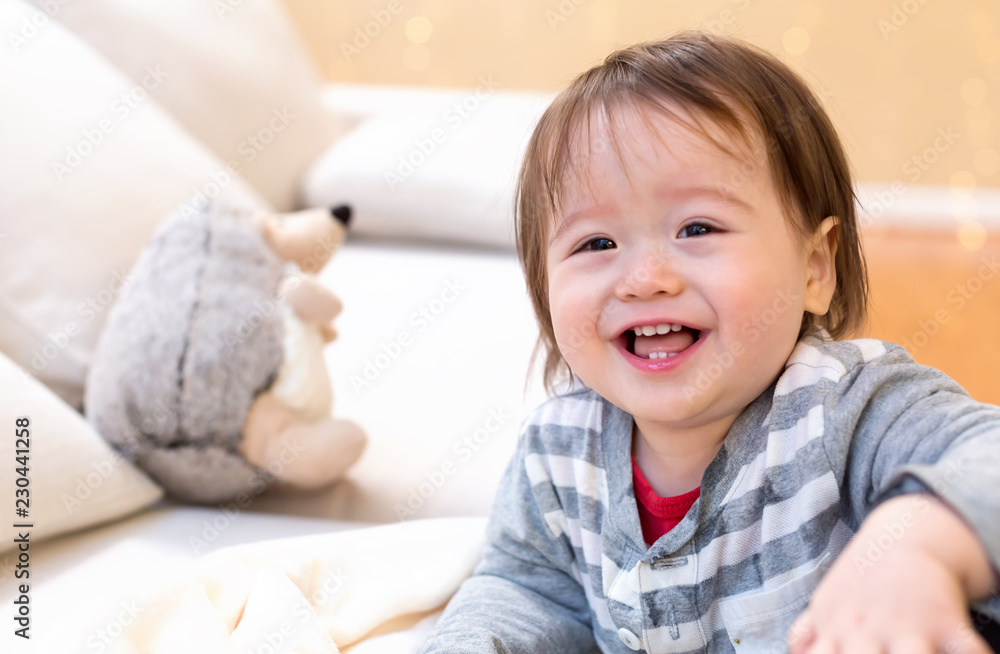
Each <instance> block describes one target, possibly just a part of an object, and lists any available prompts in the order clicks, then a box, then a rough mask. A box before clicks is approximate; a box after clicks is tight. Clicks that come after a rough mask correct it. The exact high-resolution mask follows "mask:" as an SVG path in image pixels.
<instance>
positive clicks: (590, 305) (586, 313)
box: [549, 285, 600, 370]
mask: <svg viewBox="0 0 1000 654" xmlns="http://www.w3.org/2000/svg"><path fill="white" fill-rule="evenodd" d="M549 314H550V316H551V319H552V329H553V331H554V333H555V337H556V344H557V345H558V346H559V351H560V352H561V353H562V355H563V357H564V358H565V359H566V362H567V363H569V364H570V367H571V368H573V369H574V370H576V369H577V368H578V367H579V363H580V362H585V361H586V358H585V356H584V355H585V353H586V352H587V349H588V348H589V347H593V346H594V345H595V344H596V342H597V339H599V338H600V337H599V335H598V331H597V320H598V317H599V316H600V311H599V308H598V307H597V306H596V305H595V303H594V295H593V292H590V293H588V292H587V291H586V289H585V288H579V287H560V286H558V285H557V286H555V287H552V286H550V291H549Z"/></svg>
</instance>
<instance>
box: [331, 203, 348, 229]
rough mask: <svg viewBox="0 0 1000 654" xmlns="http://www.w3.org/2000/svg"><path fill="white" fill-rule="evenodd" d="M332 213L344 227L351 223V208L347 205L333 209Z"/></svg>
mask: <svg viewBox="0 0 1000 654" xmlns="http://www.w3.org/2000/svg"><path fill="white" fill-rule="evenodd" d="M330 213H331V214H333V217H334V218H336V219H337V220H339V221H340V222H341V223H342V224H343V225H344V227H347V225H348V224H349V223H350V222H351V208H350V207H349V206H347V205H346V204H340V205H337V206H336V207H333V208H332V209H330Z"/></svg>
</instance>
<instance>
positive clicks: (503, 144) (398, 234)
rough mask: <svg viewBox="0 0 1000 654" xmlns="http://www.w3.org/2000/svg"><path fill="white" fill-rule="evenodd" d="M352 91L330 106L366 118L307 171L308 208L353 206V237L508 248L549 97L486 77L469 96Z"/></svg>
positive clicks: (468, 91)
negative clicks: (517, 195)
mask: <svg viewBox="0 0 1000 654" xmlns="http://www.w3.org/2000/svg"><path fill="white" fill-rule="evenodd" d="M350 91H351V94H352V96H353V97H352V101H351V103H349V104H344V103H342V104H341V105H337V104H336V103H331V104H330V106H333V107H336V108H338V109H339V110H340V111H341V112H342V113H353V114H355V115H359V116H364V115H365V114H368V115H369V117H368V118H367V119H365V120H364V121H363V122H362V123H361V124H360V125H359V126H358V127H356V128H354V130H352V131H351V132H349V133H348V134H346V135H345V136H343V137H342V138H341V139H340V140H338V141H337V142H336V143H334V144H333V145H332V146H331V147H330V148H329V149H328V150H327V151H326V152H325V153H324V154H323V155H322V156H321V157H320V158H319V159H317V161H316V163H315V164H314V165H313V166H312V167H311V168H310V169H309V171H308V172H307V173H306V176H305V179H304V180H303V191H304V197H305V200H306V204H308V205H310V206H322V205H329V204H331V203H334V202H348V203H350V204H351V205H352V206H353V207H354V211H355V214H354V219H353V221H352V223H351V229H352V232H353V233H355V234H358V235H370V236H379V237H391V238H421V239H432V240H438V241H440V240H445V241H457V242H464V243H476V244H485V245H489V246H494V247H497V246H499V247H503V248H513V244H514V233H513V203H514V187H515V183H516V178H517V172H518V169H519V167H520V162H521V157H522V155H523V152H524V148H525V146H526V145H527V142H528V138H529V137H530V136H531V131H532V130H533V129H534V126H535V123H537V122H538V118H539V117H540V116H541V114H542V112H543V111H544V110H545V108H546V107H547V106H548V104H549V103H550V102H551V99H552V97H551V96H550V95H546V94H539V93H527V92H514V91H504V90H500V89H499V87H498V86H497V84H496V82H495V80H491V79H489V78H482V79H481V81H480V84H479V85H478V86H477V87H475V88H470V89H451V90H447V91H442V90H434V91H425V90H417V89H413V88H411V89H407V88H405V87H386V88H378V87H354V88H352V89H350ZM334 92H336V90H335V91H334ZM366 100H367V101H366ZM352 106H353V108H355V110H354V111H351V109H352ZM378 106H381V107H383V109H381V110H377V109H376V107H378Z"/></svg>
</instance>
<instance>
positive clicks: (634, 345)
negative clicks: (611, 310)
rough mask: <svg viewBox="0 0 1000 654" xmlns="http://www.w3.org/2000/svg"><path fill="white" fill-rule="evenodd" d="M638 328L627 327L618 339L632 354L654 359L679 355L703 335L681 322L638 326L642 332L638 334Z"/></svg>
mask: <svg viewBox="0 0 1000 654" xmlns="http://www.w3.org/2000/svg"><path fill="white" fill-rule="evenodd" d="M650 327H653V329H650ZM636 329H637V328H629V329H626V330H625V331H624V332H623V333H622V334H621V335H620V336H619V337H618V340H619V341H620V343H621V344H622V345H623V346H624V348H625V349H626V350H627V351H628V352H629V353H630V354H633V355H635V356H637V357H639V358H641V359H649V360H653V361H655V360H658V359H669V358H672V357H675V356H677V355H678V354H680V353H681V352H683V351H684V350H686V349H688V348H689V347H691V346H692V345H694V344H695V343H697V342H698V340H699V339H700V338H701V336H702V332H701V330H697V329H694V328H693V327H688V326H687V325H680V324H669V323H664V324H660V325H655V326H654V325H651V326H649V327H646V328H638V329H639V330H640V331H642V332H643V333H642V334H637V333H636ZM654 330H655V331H654ZM650 332H653V333H650Z"/></svg>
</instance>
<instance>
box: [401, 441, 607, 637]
mask: <svg viewBox="0 0 1000 654" xmlns="http://www.w3.org/2000/svg"><path fill="white" fill-rule="evenodd" d="M522 432H523V425H522ZM527 450H528V446H527V444H526V438H525V434H524V433H522V435H521V438H520V439H519V441H518V446H517V450H516V452H515V454H514V457H513V458H512V460H511V462H510V464H509V465H508V467H507V470H506V472H505V473H504V476H503V478H502V480H501V482H500V486H499V488H498V490H497V495H496V499H495V500H494V503H493V510H492V513H491V514H490V520H489V524H488V526H487V537H488V541H489V544H488V545H487V547H486V549H485V550H484V553H483V559H482V561H481V562H480V563H479V565H478V566H477V567H476V570H475V573H474V574H473V576H472V577H470V578H469V579H466V580H465V582H464V583H463V584H462V585H461V587H460V588H459V590H458V592H456V593H455V595H454V596H453V597H452V599H451V601H450V602H449V603H448V606H447V608H446V609H445V611H444V613H443V614H442V616H441V619H440V620H439V621H438V623H437V625H436V626H435V631H434V633H433V634H432V635H431V637H430V638H429V639H428V640H427V641H426V642H424V644H423V645H422V647H421V648H420V650H419V654H438V653H443V652H447V653H448V654H460V653H467V654H487V653H490V652H497V653H503V654H507V653H517V652H524V653H534V652H565V653H567V654H586V653H587V652H592V651H596V647H597V646H596V642H595V639H594V633H593V628H592V626H591V622H590V607H589V604H588V602H587V597H586V594H585V593H584V590H583V587H582V586H581V585H580V583H579V582H578V581H577V580H576V578H574V575H571V574H570V573H568V572H567V571H569V570H572V569H574V566H576V565H577V563H576V561H575V556H574V551H573V547H572V545H570V543H569V542H568V540H567V538H566V536H565V535H561V536H556V537H553V536H552V534H551V533H550V532H549V527H547V526H546V522H545V520H544V518H543V511H542V510H541V509H540V508H539V505H541V506H544V507H545V508H546V509H547V511H546V512H548V511H551V510H552V509H554V508H556V507H557V506H558V505H559V499H558V497H557V495H556V493H555V489H554V487H553V486H552V484H551V483H545V482H542V483H535V484H533V483H532V480H531V479H529V475H528V472H527V470H526V468H525V455H526V453H527ZM536 481H537V480H536ZM581 565H583V566H586V564H585V563H581Z"/></svg>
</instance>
